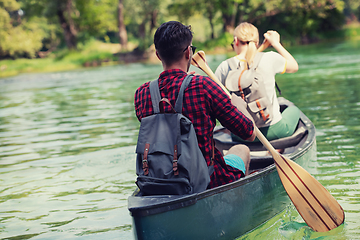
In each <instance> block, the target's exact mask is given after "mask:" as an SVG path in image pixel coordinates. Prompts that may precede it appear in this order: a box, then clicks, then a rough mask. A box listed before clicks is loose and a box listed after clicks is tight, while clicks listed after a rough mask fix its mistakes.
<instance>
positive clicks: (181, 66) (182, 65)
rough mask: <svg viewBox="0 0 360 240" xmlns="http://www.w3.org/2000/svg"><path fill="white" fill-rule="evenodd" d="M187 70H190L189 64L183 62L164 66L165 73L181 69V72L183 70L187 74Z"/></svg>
mask: <svg viewBox="0 0 360 240" xmlns="http://www.w3.org/2000/svg"><path fill="white" fill-rule="evenodd" d="M187 68H188V66H187V63H183V62H177V63H173V64H171V65H165V64H163V69H164V71H166V70H170V69H180V70H183V71H184V72H187V71H188V69H187Z"/></svg>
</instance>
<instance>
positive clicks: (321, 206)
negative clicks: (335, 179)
mask: <svg viewBox="0 0 360 240" xmlns="http://www.w3.org/2000/svg"><path fill="white" fill-rule="evenodd" d="M191 64H192V65H194V66H196V67H198V68H200V69H201V70H203V71H204V72H205V73H206V74H207V75H208V76H209V77H210V78H212V79H213V80H214V81H215V82H216V83H217V84H219V86H221V88H222V89H223V90H224V91H225V92H226V93H227V94H228V95H229V97H231V96H230V93H229V92H228V90H227V89H226V88H225V87H224V86H223V85H222V83H221V82H220V81H219V80H218V79H217V77H216V76H215V74H214V73H213V72H212V71H211V69H210V67H209V66H208V64H207V62H206V58H205V53H204V52H203V51H199V52H197V53H196V54H195V55H194V56H193V59H192V62H191ZM254 127H255V132H256V136H257V137H258V139H259V140H260V141H261V143H262V144H263V145H264V146H265V147H266V149H268V150H269V152H270V153H271V155H272V157H273V158H274V162H275V165H276V169H277V172H278V174H279V177H280V179H281V182H282V184H283V185H284V188H285V191H286V192H287V194H288V195H289V197H290V199H291V201H292V202H293V204H294V205H295V207H296V209H297V210H298V212H299V213H300V215H301V216H302V218H303V219H304V221H305V222H306V223H307V225H308V226H309V227H311V228H312V229H313V230H315V231H317V232H326V231H330V230H332V229H334V228H336V227H338V226H339V225H341V224H342V223H343V222H344V218H345V215H344V210H343V209H342V207H341V206H340V204H339V203H338V202H337V201H336V200H335V198H334V197H333V196H332V195H331V194H330V193H329V192H328V191H327V190H326V189H325V188H324V187H323V186H322V185H321V183H319V182H318V181H317V180H316V179H315V178H314V177H313V176H311V175H310V174H309V173H308V172H307V171H306V170H305V169H303V168H302V167H301V166H299V165H298V164H297V163H295V162H294V161H292V160H290V159H288V158H286V157H284V156H282V155H281V154H280V153H279V152H277V151H276V150H275V149H274V148H273V146H272V145H271V144H270V142H269V141H268V140H267V139H266V138H265V137H264V135H263V134H262V133H261V132H260V130H259V129H258V128H257V127H256V126H254Z"/></svg>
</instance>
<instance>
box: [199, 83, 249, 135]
mask: <svg viewBox="0 0 360 240" xmlns="http://www.w3.org/2000/svg"><path fill="white" fill-rule="evenodd" d="M204 89H205V91H206V92H208V93H209V94H210V95H211V99H210V102H211V105H212V106H211V107H212V109H214V113H215V116H216V118H217V119H218V120H219V121H220V123H221V125H223V126H224V127H226V128H227V129H229V130H230V131H231V132H232V133H234V134H236V135H238V136H239V137H241V138H242V139H248V138H249V137H251V135H252V133H253V131H254V126H253V123H252V121H251V120H250V119H249V118H247V117H246V116H245V115H244V114H243V113H242V112H240V111H239V110H238V109H237V108H236V107H235V106H234V105H233V104H232V103H231V99H230V98H229V96H228V95H227V94H226V93H225V92H224V90H223V89H222V88H221V87H220V86H219V85H218V84H217V83H216V82H214V81H212V80H210V81H206V83H205V84H204Z"/></svg>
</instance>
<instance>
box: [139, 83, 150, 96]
mask: <svg viewBox="0 0 360 240" xmlns="http://www.w3.org/2000/svg"><path fill="white" fill-rule="evenodd" d="M149 85H150V82H146V83H143V84H142V85H141V86H140V87H138V88H137V89H136V94H138V93H142V92H144V91H146V90H148V89H149Z"/></svg>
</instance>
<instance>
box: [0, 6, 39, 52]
mask: <svg viewBox="0 0 360 240" xmlns="http://www.w3.org/2000/svg"><path fill="white" fill-rule="evenodd" d="M22 15H23V11H22V10H21V9H20V4H19V3H18V2H16V1H15V0H0V58H4V57H12V58H16V57H35V56H36V53H37V52H38V51H39V50H40V49H41V48H42V39H43V38H44V37H45V36H46V33H45V31H44V29H43V28H42V25H41V24H40V22H41V19H39V18H37V19H33V21H26V20H22Z"/></svg>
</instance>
